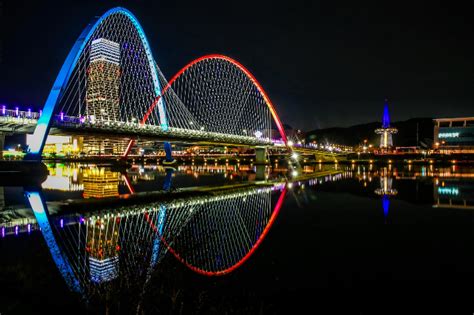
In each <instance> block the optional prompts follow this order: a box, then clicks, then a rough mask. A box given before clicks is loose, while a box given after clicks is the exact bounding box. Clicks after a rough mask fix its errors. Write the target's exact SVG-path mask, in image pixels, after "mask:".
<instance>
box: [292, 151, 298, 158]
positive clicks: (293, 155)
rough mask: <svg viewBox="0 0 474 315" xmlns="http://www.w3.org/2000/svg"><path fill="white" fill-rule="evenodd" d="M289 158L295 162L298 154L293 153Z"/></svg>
mask: <svg viewBox="0 0 474 315" xmlns="http://www.w3.org/2000/svg"><path fill="white" fill-rule="evenodd" d="M291 158H292V159H293V160H297V159H298V153H296V152H293V154H291Z"/></svg>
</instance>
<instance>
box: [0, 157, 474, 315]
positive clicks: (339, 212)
mask: <svg viewBox="0 0 474 315" xmlns="http://www.w3.org/2000/svg"><path fill="white" fill-rule="evenodd" d="M239 168H240V169H239ZM318 171H331V172H332V173H328V172H325V173H324V176H322V177H318V176H317V175H318ZM334 171H338V172H339V173H337V174H336V173H335V172H334ZM293 172H294V171H288V170H286V169H284V168H282V169H273V170H270V169H267V170H266V177H267V178H268V180H267V181H264V182H265V183H263V184H262V183H261V184H259V185H256V186H255V185H251V186H248V185H245V184H246V183H248V182H249V181H255V180H256V179H260V178H258V175H257V174H256V171H255V169H254V168H253V167H248V166H239V167H236V166H230V167H226V166H225V165H214V164H213V165H209V166H207V165H206V166H187V167H185V166H180V167H179V168H178V170H176V171H175V172H173V174H168V176H169V178H168V179H170V178H171V186H170V187H171V188H170V189H169V191H170V192H168V193H167V194H163V193H159V192H158V193H157V191H161V190H162V187H163V185H165V184H166V183H167V179H166V170H165V169H163V168H161V167H158V168H157V167H153V166H135V167H133V168H132V169H130V170H128V171H127V172H123V171H122V172H115V171H114V170H111V169H110V168H104V167H98V166H91V165H78V164H71V165H60V164H56V165H50V174H51V175H50V176H49V177H48V179H47V180H46V182H44V183H43V185H42V188H39V187H9V186H4V187H3V188H1V189H0V193H1V194H0V197H3V198H0V202H1V209H2V210H0V228H1V229H2V230H1V233H2V234H1V235H0V250H1V256H0V291H1V295H0V314H2V315H4V314H50V313H52V311H53V310H59V311H60V312H64V313H67V314H81V313H91V314H95V313H109V314H117V313H120V314H130V313H132V314H136V313H138V314H142V313H144V314H156V313H161V314H175V313H176V314H190V313H192V314H208V313H216V314H233V313H237V314H273V313H279V314H282V313H291V314H293V313H322V314H328V313H329V314H332V313H340V312H341V311H343V312H344V313H349V314H367V313H371V314H372V313H373V314H386V313H397V314H398V313H402V314H405V313H412V312H416V313H418V314H425V313H437V312H438V311H442V312H443V313H445V314H457V313H460V312H462V311H465V313H466V314H472V311H473V310H474V302H473V301H474V300H473V296H474V295H473V293H474V289H473V288H474V285H473V283H474V282H473V280H474V277H473V274H474V271H473V263H474V259H473V258H474V251H473V250H474V233H473V227H474V169H472V168H466V167H464V168H463V167H459V166H451V167H436V166H433V165H431V166H428V165H427V166H424V167H415V166H413V167H411V166H410V167H408V166H404V167H397V166H390V167H376V166H368V165H366V166H362V165H360V166H358V165H352V166H351V165H349V166H342V165H341V166H335V165H327V166H322V167H319V166H318V165H316V166H315V167H306V168H305V169H300V170H298V171H297V172H296V173H293ZM319 174H320V173H319ZM230 185H233V186H232V187H231V186H230ZM195 186H200V187H201V189H195V188H190V187H195ZM202 187H213V188H212V189H211V190H205V189H202ZM216 187H219V188H216ZM119 195H120V196H121V197H118V196H119ZM104 200H114V201H112V202H105V201H104ZM42 202H44V204H43V203H42ZM40 228H41V230H40Z"/></svg>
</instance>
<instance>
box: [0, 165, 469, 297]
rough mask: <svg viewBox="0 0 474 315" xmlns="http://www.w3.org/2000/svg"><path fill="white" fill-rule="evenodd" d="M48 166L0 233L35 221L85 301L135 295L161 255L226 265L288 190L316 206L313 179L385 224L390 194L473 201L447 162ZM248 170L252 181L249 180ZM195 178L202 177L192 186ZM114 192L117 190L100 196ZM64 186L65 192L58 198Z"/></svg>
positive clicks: (209, 271) (210, 266)
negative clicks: (376, 204) (374, 204)
mask: <svg viewBox="0 0 474 315" xmlns="http://www.w3.org/2000/svg"><path fill="white" fill-rule="evenodd" d="M48 169H49V171H50V175H49V176H48V178H47V179H46V181H45V182H44V183H43V184H42V187H36V188H31V187H30V188H24V193H25V195H26V196H27V197H28V200H29V205H30V206H31V208H29V207H25V205H18V204H11V200H10V201H9V197H8V196H6V198H4V199H3V200H5V202H6V203H5V204H4V205H3V207H4V210H3V211H2V212H0V226H1V237H2V241H5V242H7V241H8V239H9V238H14V237H27V236H28V235H30V234H32V233H41V234H42V236H43V239H44V241H45V243H46V245H47V246H48V249H49V252H50V256H51V257H52V258H53V262H54V264H55V265H56V267H57V270H59V273H60V274H61V276H62V278H63V279H64V281H65V283H67V285H68V287H69V289H70V290H71V291H74V292H78V293H79V295H80V296H81V297H82V299H83V300H84V301H86V302H88V301H90V300H91V299H93V300H94V299H95V300H97V299H98V300H100V299H101V298H103V297H104V296H106V295H107V292H108V291H111V290H112V291H114V292H116V291H117V290H119V291H126V292H131V293H130V294H132V295H133V296H134V298H133V299H134V303H136V304H140V303H141V301H142V298H143V292H144V290H145V288H146V287H147V285H148V284H149V282H150V279H151V278H152V274H153V273H154V272H155V271H156V270H157V269H159V266H160V263H161V262H162V261H164V260H165V259H166V257H172V258H173V259H174V260H175V261H178V262H180V263H181V264H182V265H183V266H185V267H186V268H187V269H188V270H190V271H192V272H194V273H197V274H199V275H202V276H224V275H227V274H230V273H232V272H233V271H234V270H236V269H238V268H239V267H240V266H242V265H243V264H245V263H246V261H247V260H248V259H249V258H250V256H252V255H253V253H254V252H255V251H256V250H257V248H258V247H259V246H260V245H261V243H262V242H264V239H265V237H266V235H267V234H268V232H269V231H270V229H271V227H272V225H273V224H274V222H275V221H276V220H277V217H278V214H279V213H280V210H281V208H285V206H284V204H285V198H286V197H288V196H291V198H292V199H294V200H295V201H296V202H297V204H298V206H299V207H305V204H314V205H316V206H317V205H318V200H317V199H314V196H315V193H316V194H317V193H318V191H320V192H329V193H339V194H345V193H351V194H354V195H357V196H364V198H369V199H380V205H381V206H380V208H379V209H377V211H381V213H382V215H383V223H385V224H391V223H392V222H391V217H392V216H393V214H392V213H391V209H390V204H391V202H392V201H393V200H394V199H395V200H398V201H403V202H413V203H421V204H425V205H429V206H430V207H432V208H441V209H456V210H470V209H474V171H473V169H472V168H466V167H459V166H454V165H453V166H450V167H442V168H439V167H434V166H433V165H430V166H427V167H425V166H421V167H420V166H411V165H409V166H406V167H397V166H385V167H377V166H373V165H347V166H346V165H338V166H337V165H323V166H321V164H319V165H313V166H311V165H308V166H304V167H303V168H301V169H299V170H296V172H297V173H298V175H297V176H294V175H293V172H294V171H295V170H293V169H287V168H283V167H282V168H279V169H272V168H269V167H266V168H264V170H263V173H262V174H263V178H257V177H258V176H260V177H262V174H260V175H257V170H256V168H255V167H250V166H248V165H243V166H240V165H239V166H237V165H233V166H229V165H214V164H211V165H187V166H186V165H182V166H179V167H177V169H176V170H171V171H170V169H164V168H163V167H160V166H153V165H134V166H133V167H132V168H130V169H127V170H116V169H114V168H111V167H104V166H98V165H79V164H66V165H65V164H56V165H50V166H49V167H48ZM336 170H337V171H338V172H337V173H336V172H335V171H336ZM321 171H323V172H327V173H325V174H322V176H321V173H319V172H321ZM256 180H261V182H260V184H258V185H247V184H248V182H249V181H256ZM203 183H204V184H203ZM199 185H201V186H202V187H206V188H205V189H198V188H192V187H195V186H199ZM232 185H233V186H232ZM208 187H213V188H212V189H211V190H206V189H208ZM407 187H408V188H407ZM186 189H190V190H186ZM163 190H166V191H168V194H161V193H160V191H161V192H162V191H163ZM191 192H192V193H191ZM150 193H152V194H151V195H150ZM119 196H120V198H121V199H118V200H120V202H109V203H101V200H116V199H115V198H118V197H119ZM130 196H131V197H130ZM70 197H73V198H72V199H73V202H71V201H67V200H66V201H65V200H64V199H67V198H70ZM134 198H135V199H134ZM27 205H28V204H27ZM31 210H33V211H31Z"/></svg>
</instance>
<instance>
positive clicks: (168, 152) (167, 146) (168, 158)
mask: <svg viewBox="0 0 474 315" xmlns="http://www.w3.org/2000/svg"><path fill="white" fill-rule="evenodd" d="M163 147H164V149H165V154H166V157H165V160H164V161H163V165H172V164H174V163H176V160H175V159H174V158H173V153H172V148H171V143H169V142H165V143H164V144H163Z"/></svg>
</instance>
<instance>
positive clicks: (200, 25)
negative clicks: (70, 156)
mask: <svg viewBox="0 0 474 315" xmlns="http://www.w3.org/2000/svg"><path fill="white" fill-rule="evenodd" d="M280 2H281V1H273V2H261V1H257V0H254V1H246V0H244V1H223V0H222V1H217V2H215V1H198V0H196V1H139V0H138V1H103V0H100V1H99V0H95V1H89V2H87V1H70V2H67V1H62V2H52V1H34V2H33V1H31V2H29V1H22V0H19V1H18V0H0V8H1V11H2V12H1V13H0V14H1V16H0V21H1V23H2V25H1V27H0V28H1V30H2V33H0V42H1V46H2V47H1V52H0V58H1V60H0V103H5V104H7V105H8V106H9V107H10V106H11V107H14V106H18V105H19V106H22V107H23V106H24V107H28V106H30V105H31V106H33V107H38V108H39V107H42V105H43V103H44V101H45V100H46V97H47V95H48V93H49V90H50V88H51V86H52V84H53V82H54V80H55V78H56V75H57V73H58V71H59V69H60V67H61V65H62V63H63V61H64V59H65V57H66V56H67V54H68V52H69V49H70V48H71V47H72V45H73V44H74V42H75V40H76V39H77V37H78V36H79V34H80V33H81V31H82V29H83V28H84V27H85V26H86V25H87V23H88V22H90V20H91V19H92V18H93V17H94V16H96V15H101V14H102V13H104V12H105V11H106V10H107V9H109V8H111V7H114V6H123V7H126V8H127V9H129V10H131V11H132V12H133V13H134V14H135V15H136V16H137V18H138V19H139V21H140V22H141V24H142V26H143V28H144V30H145V33H146V35H147V37H148V41H149V42H150V45H151V47H152V50H153V54H154V57H155V58H156V60H157V62H158V64H159V66H160V68H161V70H162V71H163V72H164V73H165V75H166V76H167V77H168V78H170V77H171V76H172V75H173V74H174V73H175V72H177V71H178V70H179V69H180V68H181V67H182V66H184V65H185V64H186V63H187V62H189V61H191V60H192V59H194V58H197V57H199V56H202V55H205V54H209V53H220V54H225V55H228V56H230V57H232V58H235V59H237V60H238V61H240V62H241V63H242V64H244V65H245V66H246V67H247V68H248V69H249V70H250V71H251V72H252V73H253V74H254V75H255V77H256V78H257V79H258V80H259V81H260V82H261V84H262V85H263V87H264V89H265V90H266V91H267V93H268V94H269V96H270V98H271V99H272V100H273V102H274V103H275V106H276V107H277V110H278V112H279V114H280V117H281V118H282V120H283V121H284V122H285V123H288V124H290V125H292V126H293V127H296V128H302V129H304V130H311V129H316V128H325V127H332V126H350V125H354V124H358V123H366V122H371V121H375V120H377V121H378V120H381V116H382V111H383V102H384V99H385V98H388V99H389V103H390V106H391V107H390V110H391V114H392V119H393V120H405V119H408V118H412V117H454V116H467V115H468V116H474V84H473V83H474V80H473V55H474V51H473V50H474V49H473V44H472V41H473V38H474V36H473V18H472V11H471V10H470V8H469V5H468V4H469V3H471V5H472V4H473V1H465V2H462V4H461V3H460V2H458V1H444V2H443V3H442V5H441V4H438V3H434V2H432V1H426V2H424V3H422V1H410V2H406V3H403V2H401V1H378V2H374V3H366V2H363V1H347V3H343V2H341V1H320V2H318V1H306V2H303V1H294V0H293V1H292V0H290V1H285V2H284V3H285V4H283V3H280Z"/></svg>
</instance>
